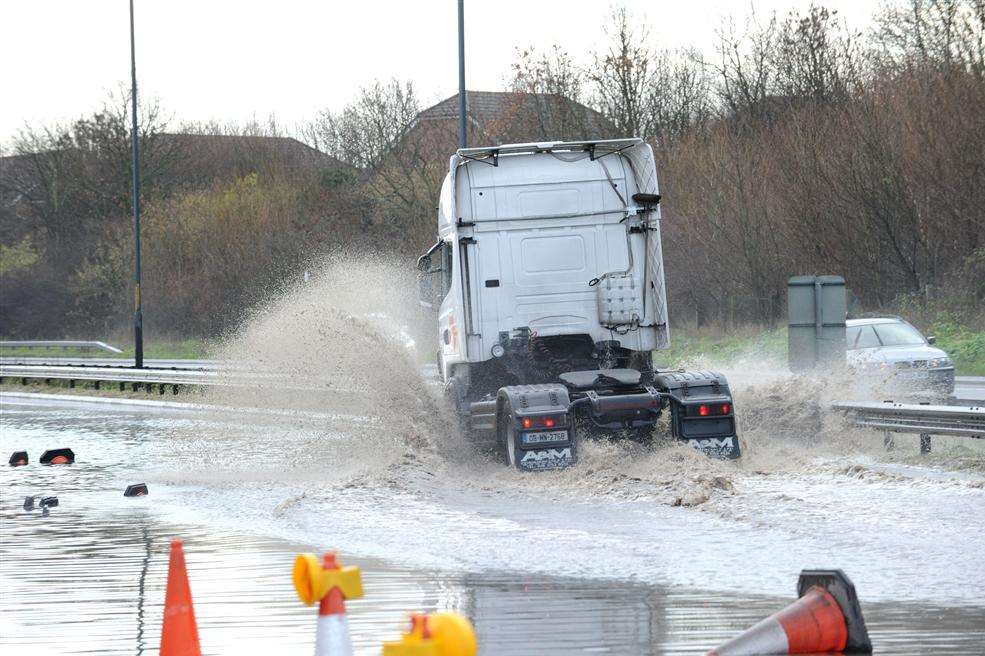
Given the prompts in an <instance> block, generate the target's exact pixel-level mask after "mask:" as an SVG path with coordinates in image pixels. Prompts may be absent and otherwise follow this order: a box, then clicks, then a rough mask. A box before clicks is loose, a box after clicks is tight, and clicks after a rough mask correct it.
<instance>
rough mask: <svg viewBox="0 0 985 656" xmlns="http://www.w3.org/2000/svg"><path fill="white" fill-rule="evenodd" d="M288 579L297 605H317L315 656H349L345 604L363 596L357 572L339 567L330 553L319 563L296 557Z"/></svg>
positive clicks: (360, 578)
mask: <svg viewBox="0 0 985 656" xmlns="http://www.w3.org/2000/svg"><path fill="white" fill-rule="evenodd" d="M291 577H292V579H293V580H294V589H295V590H296V591H297V593H298V597H300V599H301V601H303V602H304V603H305V604H307V605H309V606H310V605H311V604H313V603H314V602H316V601H317V602H318V629H317V632H316V633H315V656H352V637H351V636H350V634H349V619H348V618H347V617H346V614H345V600H346V599H357V598H359V597H362V596H363V583H362V576H361V575H360V573H359V568H358V567H341V566H340V565H339V564H338V561H337V560H336V558H335V554H334V553H331V552H330V553H326V554H325V555H324V556H323V557H322V562H321V563H319V562H318V558H316V557H315V555H314V554H299V555H298V557H297V558H296V559H295V560H294V571H293V573H292V575H291Z"/></svg>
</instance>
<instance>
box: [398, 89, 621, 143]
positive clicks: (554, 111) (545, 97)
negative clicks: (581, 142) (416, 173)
mask: <svg viewBox="0 0 985 656" xmlns="http://www.w3.org/2000/svg"><path fill="white" fill-rule="evenodd" d="M465 94H466V95H465V98H466V113H467V114H468V115H469V116H470V117H472V119H473V121H475V122H476V123H478V124H479V125H481V126H487V125H488V124H490V123H492V122H494V121H497V120H502V119H510V118H512V117H515V116H517V115H518V114H522V113H524V112H527V113H530V114H531V115H533V114H536V115H539V116H565V117H567V118H568V119H569V120H570V119H572V118H573V119H574V120H575V121H576V122H577V123H579V124H582V125H583V126H584V129H585V130H586V131H587V132H588V134H584V135H580V136H581V137H588V138H595V137H599V136H609V135H611V134H612V131H613V126H612V124H611V123H610V122H609V120H608V119H606V118H605V117H604V116H602V114H600V113H599V112H597V111H595V110H594V109H592V108H590V107H586V106H585V105H583V104H581V103H579V102H577V101H575V100H571V99H570V98H566V97H565V96H562V95H559V94H553V93H528V92H524V91H466V92H465ZM451 119H454V120H457V119H458V94H457V93H456V94H455V95H453V96H449V97H448V98H445V99H444V100H442V101H441V102H439V103H437V104H436V105H432V106H431V107H428V108H427V109H425V110H423V111H421V112H420V113H419V114H418V115H417V120H418V121H436V120H451ZM556 136H560V135H556Z"/></svg>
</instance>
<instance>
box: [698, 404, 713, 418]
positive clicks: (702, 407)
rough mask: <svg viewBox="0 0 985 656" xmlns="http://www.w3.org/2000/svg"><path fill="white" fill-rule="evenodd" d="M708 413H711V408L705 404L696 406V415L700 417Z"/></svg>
mask: <svg viewBox="0 0 985 656" xmlns="http://www.w3.org/2000/svg"><path fill="white" fill-rule="evenodd" d="M710 414H711V408H709V407H708V406H706V405H699V406H698V416H700V417H707V416H708V415H710Z"/></svg>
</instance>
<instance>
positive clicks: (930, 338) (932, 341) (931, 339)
mask: <svg viewBox="0 0 985 656" xmlns="http://www.w3.org/2000/svg"><path fill="white" fill-rule="evenodd" d="M927 343H928V344H936V343H937V338H936V337H934V336H933V335H929V336H928V337H927Z"/></svg>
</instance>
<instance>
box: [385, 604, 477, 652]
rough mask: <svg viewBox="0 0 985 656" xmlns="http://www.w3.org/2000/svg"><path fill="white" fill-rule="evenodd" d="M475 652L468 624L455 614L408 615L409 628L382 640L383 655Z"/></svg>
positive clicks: (473, 637) (475, 646)
mask: <svg viewBox="0 0 985 656" xmlns="http://www.w3.org/2000/svg"><path fill="white" fill-rule="evenodd" d="M477 651H478V647H477V645H476V641H475V632H474V631H473V630H472V625H471V624H469V621H468V620H467V619H465V618H464V617H462V616H461V615H458V614H456V613H433V614H431V615H416V614H415V615H411V616H410V631H409V632H408V633H405V634H403V635H402V636H400V640H399V641H397V642H385V643H383V656H475V654H476V652H477Z"/></svg>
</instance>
